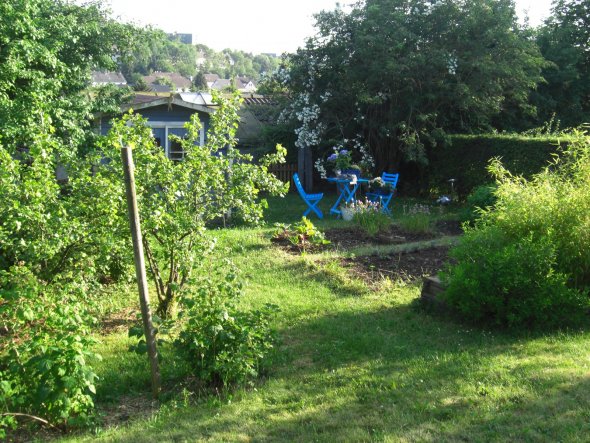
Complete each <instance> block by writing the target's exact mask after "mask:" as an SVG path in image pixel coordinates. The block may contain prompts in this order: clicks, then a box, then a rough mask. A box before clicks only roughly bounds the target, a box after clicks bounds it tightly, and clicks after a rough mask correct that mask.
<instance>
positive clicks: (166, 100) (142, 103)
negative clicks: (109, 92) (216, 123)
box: [121, 93, 215, 114]
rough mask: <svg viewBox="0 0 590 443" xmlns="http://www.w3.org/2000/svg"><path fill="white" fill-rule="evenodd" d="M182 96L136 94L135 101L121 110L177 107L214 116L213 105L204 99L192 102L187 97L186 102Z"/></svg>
mask: <svg viewBox="0 0 590 443" xmlns="http://www.w3.org/2000/svg"><path fill="white" fill-rule="evenodd" d="M197 94H198V93H197ZM182 95H183V94H175V95H170V96H168V97H161V96H160V97H158V96H154V95H152V96H149V95H145V94H136V96H135V98H134V100H133V101H132V102H131V103H129V104H126V105H123V106H122V107H121V109H122V110H123V112H126V111H128V110H129V109H133V110H136V111H138V110H140V109H148V108H153V107H155V106H162V105H168V106H170V105H176V106H181V107H183V108H188V109H192V110H195V111H199V112H204V113H206V114H213V113H214V112H215V108H214V106H213V104H212V103H211V104H207V103H206V101H205V100H204V99H203V98H201V99H196V98H195V99H194V100H190V97H186V96H185V98H186V99H187V100H185V99H183V97H182ZM150 97H151V99H150Z"/></svg>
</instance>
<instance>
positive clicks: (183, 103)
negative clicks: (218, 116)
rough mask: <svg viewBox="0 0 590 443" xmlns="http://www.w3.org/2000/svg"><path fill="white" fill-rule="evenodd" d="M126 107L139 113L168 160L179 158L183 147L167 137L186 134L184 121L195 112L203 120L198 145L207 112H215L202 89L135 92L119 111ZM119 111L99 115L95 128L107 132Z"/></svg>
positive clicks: (206, 125)
mask: <svg viewBox="0 0 590 443" xmlns="http://www.w3.org/2000/svg"><path fill="white" fill-rule="evenodd" d="M129 109H133V111H134V112H135V113H137V114H141V115H142V116H143V117H144V118H145V119H146V120H147V124H148V125H149V126H150V127H151V128H152V134H153V135H154V139H155V140H156V143H157V144H158V146H161V147H162V149H163V150H164V152H165V153H166V156H167V157H168V158H170V159H171V160H177V161H178V160H182V159H183V158H184V151H183V150H182V148H181V146H180V144H179V143H178V142H176V141H174V140H171V139H170V136H171V135H176V136H179V137H181V138H182V137H184V136H186V134H187V131H186V129H185V128H184V125H185V124H186V123H187V122H188V121H190V119H191V117H192V116H193V114H195V113H196V114H198V116H199V119H200V121H201V124H202V128H201V131H200V134H199V136H200V137H199V145H200V146H203V145H204V144H205V141H206V139H207V138H206V137H207V135H206V134H207V130H208V128H209V121H210V116H211V114H212V113H213V112H215V105H214V104H213V103H212V101H211V95H210V94H207V93H202V92H189V93H180V94H174V95H170V96H169V97H158V96H154V95H147V94H141V93H140V94H136V95H135V97H134V99H133V101H132V102H131V103H129V104H126V105H124V106H123V107H122V109H121V113H125V112H127V111H128V110H129ZM114 117H118V115H100V116H98V119H97V120H98V121H97V124H98V130H99V132H100V134H102V135H106V134H107V132H108V131H109V129H110V128H111V119H112V118H114Z"/></svg>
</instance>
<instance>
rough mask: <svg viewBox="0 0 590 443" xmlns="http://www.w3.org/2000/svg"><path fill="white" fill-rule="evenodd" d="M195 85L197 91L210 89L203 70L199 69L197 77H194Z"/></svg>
mask: <svg viewBox="0 0 590 443" xmlns="http://www.w3.org/2000/svg"><path fill="white" fill-rule="evenodd" d="M193 86H194V87H195V89H196V90H197V91H206V90H207V89H208V87H207V80H205V75H204V74H203V73H202V72H201V71H198V72H197V74H196V75H195V78H193Z"/></svg>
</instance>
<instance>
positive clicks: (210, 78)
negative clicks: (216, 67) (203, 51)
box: [203, 74, 219, 89]
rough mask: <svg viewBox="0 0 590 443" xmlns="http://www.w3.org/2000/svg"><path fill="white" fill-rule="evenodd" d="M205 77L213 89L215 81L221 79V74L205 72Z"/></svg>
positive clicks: (208, 85) (209, 86)
mask: <svg viewBox="0 0 590 443" xmlns="http://www.w3.org/2000/svg"><path fill="white" fill-rule="evenodd" d="M203 77H204V78H205V82H207V87H208V88H209V89H211V87H212V86H213V83H215V82H216V81H217V80H219V76H218V75H217V74H203Z"/></svg>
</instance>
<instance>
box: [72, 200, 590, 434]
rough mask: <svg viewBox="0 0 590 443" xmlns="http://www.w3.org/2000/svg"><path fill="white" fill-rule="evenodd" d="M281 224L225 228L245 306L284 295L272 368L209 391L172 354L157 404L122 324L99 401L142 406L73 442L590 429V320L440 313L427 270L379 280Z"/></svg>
mask: <svg viewBox="0 0 590 443" xmlns="http://www.w3.org/2000/svg"><path fill="white" fill-rule="evenodd" d="M288 202H289V204H288V208H289V209H288V210H286V208H285V206H284V203H279V202H276V201H275V205H276V207H272V206H271V216H272V217H273V218H274V219H281V220H282V221H293V220H294V219H295V217H298V216H299V215H300V214H301V212H303V209H304V207H303V204H302V203H301V202H300V200H297V199H295V198H293V197H292V196H291V197H289V200H288ZM326 206H327V204H326ZM292 208H295V209H296V210H294V209H292ZM394 208H395V206H394ZM314 221H315V219H314ZM341 223H344V222H342V221H327V222H324V223H320V224H319V225H320V226H335V225H338V224H341ZM271 232H272V229H271V228H236V229H228V230H224V231H219V232H217V234H218V236H219V238H220V247H221V248H228V255H230V256H231V257H232V258H233V259H234V260H235V262H236V263H237V265H238V266H239V267H240V268H241V270H242V273H243V276H244V277H245V279H246V280H247V282H248V284H247V288H246V296H245V298H244V300H243V303H244V305H245V306H247V307H255V306H259V305H261V304H263V303H268V302H270V303H275V304H277V305H279V306H280V309H281V312H280V314H279V316H278V317H277V319H276V328H277V330H278V331H279V334H280V337H281V343H280V345H279V346H278V348H277V352H276V354H275V356H274V357H273V359H274V360H273V362H272V365H271V368H270V371H269V373H268V374H267V376H266V377H265V378H263V379H261V380H258V381H257V382H256V383H255V384H253V385H252V386H250V387H247V388H244V389H240V390H237V391H234V392H233V393H231V394H227V395H218V396H215V395H209V396H203V395H201V396H200V397H199V396H197V395H194V394H192V393H191V392H190V385H189V386H187V389H186V390H184V391H182V388H178V387H177V386H178V384H177V383H178V382H175V380H178V376H177V374H178V373H180V372H181V369H182V368H177V367H174V365H172V361H171V359H166V354H165V353H164V361H163V362H162V365H163V368H164V370H163V372H164V378H165V379H168V386H169V387H170V386H176V387H175V388H172V389H171V391H170V392H172V393H168V394H166V395H165V396H164V399H163V402H162V405H161V406H160V407H159V408H156V407H153V408H152V406H151V405H150V404H149V403H150V402H149V400H148V399H149V397H148V394H149V369H148V366H147V362H146V361H145V360H146V359H145V357H139V356H136V355H134V354H130V353H128V352H127V346H128V345H129V342H128V339H127V338H126V335H125V333H123V332H116V333H113V334H111V335H108V336H106V337H103V338H102V344H101V346H100V349H99V351H100V352H101V353H102V354H103V356H104V360H103V361H102V362H101V363H99V366H98V371H99V375H100V376H101V381H100V382H99V383H98V386H97V389H98V402H99V407H100V409H101V410H103V411H110V410H113V409H116V408H117V405H118V404H119V403H120V402H122V403H125V404H133V405H136V406H137V404H138V403H139V404H140V406H137V407H136V408H135V409H133V408H131V407H129V408H128V410H129V411H131V413H130V417H129V421H128V423H127V424H124V425H123V424H121V422H120V421H119V423H118V424H116V425H114V426H112V427H110V428H105V427H104V426H103V427H100V428H98V429H97V430H96V431H95V432H94V433H92V434H90V433H88V434H83V435H75V436H69V437H67V438H64V441H90V440H92V441H94V439H99V440H102V441H121V442H133V441H138V442H144V441H154V442H166V441H286V442H291V441H326V442H333V441H395V442H397V441H402V442H404V441H432V442H441V441H477V442H479V441H498V442H500V441H502V442H504V441H547V442H554V441H564V442H570V441H571V442H574V441H588V438H589V437H588V436H590V395H589V392H590V377H589V376H588V374H589V366H590V340H589V339H590V334H589V333H588V332H570V333H564V332H561V333H554V334H547V335H531V336H511V335H506V334H503V333H500V332H490V331H484V330H480V329H478V328H474V327H469V326H466V325H462V324H459V323H456V322H453V321H451V320H449V319H446V318H443V317H437V316H433V315H429V314H427V313H425V312H423V311H421V310H419V309H417V308H416V307H415V301H416V299H417V298H418V296H419V294H420V283H419V282H418V283H416V284H404V283H402V282H392V281H383V282H381V284H378V285H377V290H375V289H373V290H371V289H369V287H368V286H367V285H366V284H365V283H363V282H361V281H358V280H355V279H353V278H351V277H350V276H349V275H348V274H347V272H346V270H344V269H343V268H342V267H341V266H340V260H339V254H338V253H337V252H328V253H324V254H318V255H306V256H303V257H302V256H296V255H292V254H288V253H286V252H284V251H283V250H281V249H279V248H277V247H276V246H273V245H272V244H271V243H270V241H269V237H270V234H271ZM175 383H176V385H175ZM134 411H135V412H137V413H134Z"/></svg>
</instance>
